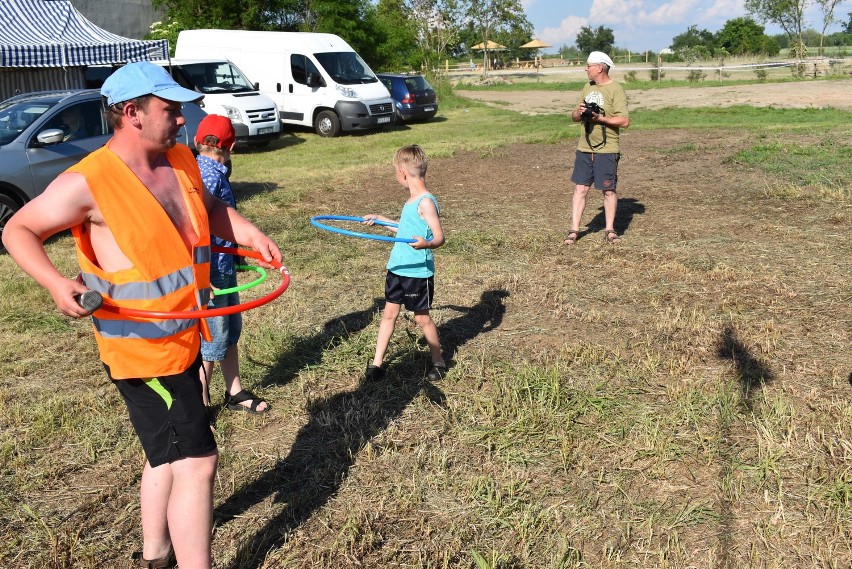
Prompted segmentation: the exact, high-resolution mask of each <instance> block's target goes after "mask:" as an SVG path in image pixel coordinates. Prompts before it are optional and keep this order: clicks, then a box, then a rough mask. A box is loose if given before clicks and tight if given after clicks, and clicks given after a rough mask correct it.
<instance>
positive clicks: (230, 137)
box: [195, 115, 237, 150]
mask: <svg viewBox="0 0 852 569" xmlns="http://www.w3.org/2000/svg"><path fill="white" fill-rule="evenodd" d="M208 136H215V137H216V138H217V139H219V144H212V145H210V146H218V147H219V148H224V149H225V150H229V149H230V148H231V145H232V144H233V143H234V140H236V138H237V135H236V133H235V132H234V125H232V124H231V119H229V118H228V117H223V116H222V115H207V116H206V117H204V118H203V119H202V120H201V122H200V123H199V124H198V130H197V131H196V132H195V142H197V143H199V144H205V142H204V139H205V138H206V137H208Z"/></svg>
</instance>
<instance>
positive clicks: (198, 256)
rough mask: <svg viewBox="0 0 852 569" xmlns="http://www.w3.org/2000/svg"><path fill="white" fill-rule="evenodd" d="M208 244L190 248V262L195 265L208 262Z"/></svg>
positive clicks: (209, 254)
mask: <svg viewBox="0 0 852 569" xmlns="http://www.w3.org/2000/svg"><path fill="white" fill-rule="evenodd" d="M210 257H211V253H210V245H205V246H204V247H196V248H194V249H193V250H192V262H193V263H195V264H196V265H201V264H203V263H209V262H210Z"/></svg>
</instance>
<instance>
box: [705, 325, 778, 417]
mask: <svg viewBox="0 0 852 569" xmlns="http://www.w3.org/2000/svg"><path fill="white" fill-rule="evenodd" d="M717 354H718V356H719V357H720V358H722V359H728V360H732V361H733V363H734V367H735V368H736V373H737V379H738V380H739V388H740V401H741V405H742V408H743V410H744V411H747V412H750V411H751V410H752V406H753V403H752V392H753V391H755V390H756V389H761V388H762V387H763V386H764V385H766V384H767V383H769V382H771V381H773V380H774V379H775V375H774V374H773V373H772V370H771V369H769V366H768V365H767V364H766V362H763V361H761V360H759V359H758V358H756V357H755V356H753V355H752V353H751V351H750V350H749V349H748V346H746V345H745V344H743V343H742V342H741V341H740V340H739V339H738V338H737V332H736V330H734V328H733V327H732V326H730V325H729V326H726V327H725V330H724V331H723V332H722V337H721V338H720V340H719V348H718V350H717Z"/></svg>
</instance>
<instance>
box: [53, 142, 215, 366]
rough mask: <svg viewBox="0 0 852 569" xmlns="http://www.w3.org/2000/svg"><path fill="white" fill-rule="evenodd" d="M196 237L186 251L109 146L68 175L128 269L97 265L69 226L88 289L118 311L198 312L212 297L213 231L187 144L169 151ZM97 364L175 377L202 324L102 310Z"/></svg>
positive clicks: (84, 235)
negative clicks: (93, 206) (78, 182)
mask: <svg viewBox="0 0 852 569" xmlns="http://www.w3.org/2000/svg"><path fill="white" fill-rule="evenodd" d="M166 158H167V160H168V161H169V164H171V166H172V168H173V169H174V172H175V175H176V176H177V179H178V182H179V184H180V187H181V190H182V192H183V197H184V200H185V203H186V206H187V210H188V212H189V218H190V220H191V222H192V226H193V228H194V229H195V232H196V234H197V235H198V240H197V241H196V242H195V243H194V244H193V245H192V248H191V250H190V249H187V247H185V246H184V244H183V240H182V239H181V236H180V234H179V233H178V230H177V228H176V227H175V226H174V223H173V222H172V220H171V219H170V218H169V216H168V214H167V213H166V211H165V210H164V209H163V207H162V206H161V205H160V203H159V202H158V201H157V199H156V198H154V196H153V195H152V194H151V192H149V191H148V189H147V188H146V187H145V186H144V185H143V184H142V182H141V181H140V180H139V178H137V177H136V175H135V174H134V173H133V172H132V171H131V170H130V168H128V167H127V165H126V164H125V163H124V162H123V161H122V160H121V159H120V158H119V157H118V156H117V155H116V154H115V153H114V152H112V151H111V150H110V149H109V148H108V146H104V147H103V148H100V149H99V150H97V151H95V152H93V153H91V154H90V155H89V156H87V157H86V158H84V159H83V160H81V161H80V162H79V163H78V164H76V165H75V166H72V167H71V168H69V169H68V170H67V171H68V172H76V173H79V174H82V175H83V176H84V177H85V178H86V181H87V182H88V184H89V189H90V190H91V192H92V196H93V197H94V199H95V202H96V203H97V204H98V209H99V210H100V212H101V214H102V215H103V218H104V222H105V223H106V225H107V226H108V227H109V229H110V231H112V234H113V235H114V236H115V240H116V242H117V243H118V246H119V248H120V249H121V250H122V252H124V254H125V255H126V256H127V258H128V259H129V260H130V262H131V263H132V264H133V266H132V268H129V269H122V270H120V271H116V272H107V271H104V270H103V269H101V268H100V267H99V266H98V262H97V259H96V258H95V254H94V251H93V249H92V244H91V241H90V234H89V232H88V231H87V230H86V226H85V225H78V226H76V227H73V228H71V232H72V234H73V235H74V240H75V241H76V242H77V259H78V261H79V263H80V269H81V271H82V275H83V282H84V283H85V285H86V286H87V287H88V288H90V289H92V290H96V291H98V292H100V293H101V295H103V297H104V301H105V302H108V303H110V304H114V305H116V306H120V307H126V308H133V309H138V310H154V311H158V312H171V311H187V310H203V309H204V308H206V307H207V302H208V299H209V298H210V291H211V289H210V228H209V225H208V220H207V210H206V208H205V207H204V202H203V199H202V195H201V191H203V187H204V186H203V185H202V181H201V174H200V173H199V170H198V164H197V163H196V161H195V158H193V156H192V152H191V151H190V150H189V148H187V147H186V146H182V145H178V146H176V147H174V148H172V149H171V150H169V151H168V152H167V153H166ZM92 322H93V324H94V328H95V338H96V340H97V343H98V349H99V350H100V354H101V359H102V360H103V362H104V363H105V364H106V365H108V366H109V370H110V375H111V376H112V377H113V378H114V379H129V378H149V377H161V376H164V375H174V374H177V373H181V372H183V371H186V370H187V369H189V367H190V365H191V364H192V363H193V361H194V360H195V358H196V357H197V356H198V353H199V350H200V348H201V341H200V338H199V326H200V327H201V329H202V330H201V331H202V333H204V334H205V336H206V337H209V331H208V329H207V326H206V323H204V321H203V320H183V319H180V320H178V319H172V320H161V319H153V318H152V319H148V318H135V317H130V316H123V315H120V314H115V313H113V312H107V311H106V310H103V309H101V310H97V311H95V313H94V314H93V315H92Z"/></svg>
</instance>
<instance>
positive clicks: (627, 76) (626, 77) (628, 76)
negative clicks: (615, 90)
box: [624, 69, 639, 83]
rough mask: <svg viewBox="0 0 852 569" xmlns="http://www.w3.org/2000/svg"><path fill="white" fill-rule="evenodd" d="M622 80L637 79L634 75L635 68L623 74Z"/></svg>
mask: <svg viewBox="0 0 852 569" xmlns="http://www.w3.org/2000/svg"><path fill="white" fill-rule="evenodd" d="M624 80H625V81H627V82H628V83H630V82H631V81H638V80H639V78H638V77H637V76H636V70H635V69H631V70H630V71H628V72H627V73H625V74H624Z"/></svg>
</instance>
